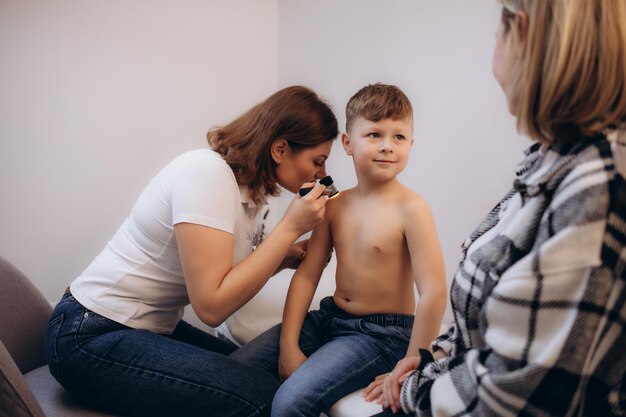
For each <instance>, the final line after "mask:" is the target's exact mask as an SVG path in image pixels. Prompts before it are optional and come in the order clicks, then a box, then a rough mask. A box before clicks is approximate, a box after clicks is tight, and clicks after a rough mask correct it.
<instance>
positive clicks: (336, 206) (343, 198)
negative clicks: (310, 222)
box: [325, 188, 354, 217]
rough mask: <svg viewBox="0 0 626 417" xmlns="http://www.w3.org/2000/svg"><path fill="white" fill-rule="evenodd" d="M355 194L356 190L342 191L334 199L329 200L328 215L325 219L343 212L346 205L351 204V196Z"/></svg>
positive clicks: (327, 204) (327, 205)
mask: <svg viewBox="0 0 626 417" xmlns="http://www.w3.org/2000/svg"><path fill="white" fill-rule="evenodd" d="M353 193H354V188H349V189H347V190H341V191H340V192H339V194H337V195H335V196H334V197H333V198H329V199H328V201H327V202H326V215H325V217H332V216H333V214H334V213H337V212H338V211H341V210H342V209H343V208H344V207H346V205H348V204H349V202H350V199H351V195H352V194H353Z"/></svg>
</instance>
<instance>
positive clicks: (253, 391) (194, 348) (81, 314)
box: [46, 293, 279, 417]
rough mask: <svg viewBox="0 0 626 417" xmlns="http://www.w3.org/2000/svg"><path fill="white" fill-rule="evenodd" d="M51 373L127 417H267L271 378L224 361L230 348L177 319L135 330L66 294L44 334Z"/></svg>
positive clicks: (76, 391)
mask: <svg viewBox="0 0 626 417" xmlns="http://www.w3.org/2000/svg"><path fill="white" fill-rule="evenodd" d="M46 344H47V346H46V347H47V353H48V364H49V366H50V372H51V373H52V375H53V376H54V377H55V378H56V379H57V380H58V381H59V382H60V383H61V384H62V385H63V386H64V387H65V388H66V389H68V390H69V391H70V392H71V393H72V394H74V395H75V396H76V398H77V399H78V400H81V401H83V402H86V403H88V404H90V405H92V406H97V407H99V408H102V409H105V410H109V411H111V412H114V413H119V414H121V415H129V416H146V417H147V416H149V417H158V416H163V417H172V416H177V417H179V416H181V417H182V416H194V417H196V416H220V417H222V416H269V414H270V405H271V401H272V397H273V396H274V393H275V392H276V390H277V389H278V386H279V383H278V380H277V379H276V378H275V377H274V376H272V375H271V374H269V373H268V372H265V371H263V370H261V369H258V368H254V367H252V366H247V365H244V364H241V363H240V362H237V361H235V360H233V359H231V358H229V357H228V356H226V355H227V354H228V353H230V352H232V351H233V350H234V349H235V347H234V345H232V344H230V343H227V342H224V341H222V340H219V339H217V338H215V337H213V336H211V335H209V334H207V333H204V332H202V331H200V330H198V329H196V328H194V327H192V326H191V325H189V324H187V323H184V322H181V323H180V324H179V325H178V326H177V328H176V330H175V331H174V333H173V334H172V335H170V336H167V335H161V334H156V333H152V332H149V331H145V330H136V329H131V328H129V327H126V326H124V325H122V324H119V323H116V322H114V321H111V320H109V319H107V318H104V317H102V316H100V315H98V314H96V313H94V312H92V311H91V310H88V309H86V308H85V307H83V306H82V305H81V304H80V303H79V302H78V301H76V300H75V299H74V297H72V295H71V294H70V293H66V294H65V295H64V296H63V298H62V299H61V301H60V302H59V304H57V306H56V308H55V309H54V312H53V314H52V317H51V319H50V322H49V324H48V334H47V341H46Z"/></svg>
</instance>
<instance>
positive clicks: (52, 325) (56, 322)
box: [46, 314, 64, 379]
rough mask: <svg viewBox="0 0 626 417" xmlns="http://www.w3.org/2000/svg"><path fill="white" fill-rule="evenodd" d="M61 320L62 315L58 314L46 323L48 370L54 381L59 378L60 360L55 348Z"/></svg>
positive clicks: (61, 323)
mask: <svg viewBox="0 0 626 417" xmlns="http://www.w3.org/2000/svg"><path fill="white" fill-rule="evenodd" d="M63 319H64V315H63V314H59V315H58V316H56V317H54V318H51V319H50V321H49V322H48V329H47V331H46V353H47V355H48V367H49V368H50V373H51V374H52V376H54V377H55V378H56V379H59V376H60V375H59V368H60V360H59V352H58V349H57V347H58V339H59V332H60V331H61V326H62V325H63Z"/></svg>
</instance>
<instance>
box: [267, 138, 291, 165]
mask: <svg viewBox="0 0 626 417" xmlns="http://www.w3.org/2000/svg"><path fill="white" fill-rule="evenodd" d="M288 151H289V143H288V142H287V141H286V140H285V139H276V140H275V141H274V143H272V147H271V148H270V152H271V154H272V159H273V160H274V162H275V163H276V165H280V162H281V161H282V160H283V158H284V157H285V155H287V152H288Z"/></svg>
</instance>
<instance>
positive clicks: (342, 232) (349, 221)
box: [331, 206, 406, 256]
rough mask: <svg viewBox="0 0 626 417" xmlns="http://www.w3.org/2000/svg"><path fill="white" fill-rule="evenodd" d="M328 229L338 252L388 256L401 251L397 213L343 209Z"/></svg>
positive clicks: (401, 243) (395, 211)
mask: <svg viewBox="0 0 626 417" xmlns="http://www.w3.org/2000/svg"><path fill="white" fill-rule="evenodd" d="M331 227H332V234H333V241H334V246H335V249H336V250H337V251H338V252H340V251H343V252H345V251H348V252H350V253H352V254H358V255H361V256H367V255H368V254H371V255H377V254H381V255H382V254H387V255H389V254H392V253H399V252H401V251H402V248H403V247H404V246H405V245H406V244H405V239H404V228H403V222H402V218H401V216H400V214H399V213H398V210H390V209H388V208H386V207H380V206H379V207H376V208H368V207H363V208H360V209H350V210H343V211H342V212H341V213H338V215H337V216H335V217H334V218H333V221H332V226H331Z"/></svg>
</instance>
